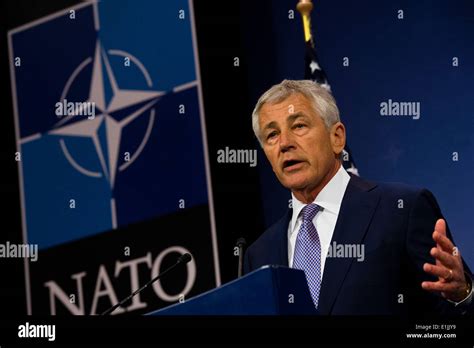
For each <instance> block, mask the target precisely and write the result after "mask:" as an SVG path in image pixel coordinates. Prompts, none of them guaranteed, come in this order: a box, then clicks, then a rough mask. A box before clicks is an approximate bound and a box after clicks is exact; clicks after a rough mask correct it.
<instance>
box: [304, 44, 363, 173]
mask: <svg viewBox="0 0 474 348" xmlns="http://www.w3.org/2000/svg"><path fill="white" fill-rule="evenodd" d="M305 79H307V80H313V81H314V82H316V83H318V84H320V85H321V86H322V87H324V88H326V89H327V90H328V91H329V92H331V93H332V91H331V85H330V84H329V81H328V78H327V76H326V73H325V72H324V70H323V69H322V68H321V65H320V64H319V60H318V55H317V54H316V49H315V47H314V42H313V38H312V36H311V38H310V39H309V40H308V41H306V55H305ZM342 164H343V166H344V168H345V169H346V171H348V172H349V173H352V174H354V175H357V176H359V171H358V170H357V167H356V164H355V161H354V158H353V157H352V153H351V150H350V149H349V146H348V145H347V144H346V147H345V149H344V150H343V153H342Z"/></svg>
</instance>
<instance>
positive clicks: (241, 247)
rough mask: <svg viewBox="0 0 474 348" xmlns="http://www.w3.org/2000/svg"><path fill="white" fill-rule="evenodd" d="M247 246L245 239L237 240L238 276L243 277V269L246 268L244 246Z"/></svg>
mask: <svg viewBox="0 0 474 348" xmlns="http://www.w3.org/2000/svg"><path fill="white" fill-rule="evenodd" d="M246 244H247V242H246V241H245V239H244V238H239V239H238V240H237V247H238V248H239V269H238V270H237V276H238V277H239V278H240V277H242V269H243V266H244V246H245V245H246Z"/></svg>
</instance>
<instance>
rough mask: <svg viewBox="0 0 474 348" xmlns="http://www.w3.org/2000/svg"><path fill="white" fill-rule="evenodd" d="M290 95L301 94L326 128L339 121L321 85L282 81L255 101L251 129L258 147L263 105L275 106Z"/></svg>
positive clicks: (333, 103) (337, 113) (332, 102)
mask: <svg viewBox="0 0 474 348" xmlns="http://www.w3.org/2000/svg"><path fill="white" fill-rule="evenodd" d="M292 94H302V95H303V96H305V97H306V98H308V100H309V101H310V102H311V103H312V104H313V108H314V111H316V113H317V114H318V115H319V116H320V117H321V118H322V120H323V121H324V124H325V125H326V128H327V129H329V128H330V127H331V126H332V125H334V124H335V123H337V122H339V121H340V118H339V109H338V108H337V105H336V101H335V99H334V97H333V96H332V94H331V93H330V92H329V91H328V90H327V89H326V88H324V87H322V86H321V85H319V84H317V83H315V82H314V81H311V80H283V81H282V82H280V83H279V84H277V85H274V86H272V87H271V88H270V89H269V90H268V91H266V92H265V93H264V94H263V95H262V96H261V97H260V99H258V101H257V105H255V108H254V110H253V112H252V127H253V131H254V133H255V136H256V137H257V139H258V141H259V142H260V145H262V140H261V138H260V125H259V122H258V119H259V112H260V109H261V108H262V106H263V105H264V104H265V103H270V104H277V103H280V102H282V101H283V100H285V99H286V98H288V97H289V96H290V95H292Z"/></svg>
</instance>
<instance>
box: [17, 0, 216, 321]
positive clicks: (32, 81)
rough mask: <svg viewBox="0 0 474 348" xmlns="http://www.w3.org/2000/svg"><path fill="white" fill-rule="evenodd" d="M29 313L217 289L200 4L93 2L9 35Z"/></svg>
mask: <svg viewBox="0 0 474 348" xmlns="http://www.w3.org/2000/svg"><path fill="white" fill-rule="evenodd" d="M8 39H9V53H10V72H11V80H12V91H13V93H12V94H13V104H14V116H15V126H16V142H17V153H16V156H17V161H18V165H19V181H20V192H21V202H22V217H23V222H22V224H23V235H24V243H25V244H28V245H36V246H38V248H39V255H38V257H37V260H32V259H29V260H27V261H26V262H25V274H26V293H27V310H28V313H30V314H38V313H42V314H96V313H100V312H102V311H103V310H105V309H106V308H108V307H109V306H111V305H112V304H114V303H115V302H117V301H118V300H120V299H121V298H123V297H125V296H126V295H128V294H129V293H130V292H132V291H133V290H135V289H136V288H138V287H139V286H140V285H143V284H144V283H145V282H146V281H148V280H150V279H151V278H153V277H155V276H156V275H157V274H159V272H160V271H162V270H164V269H165V268H166V267H167V265H171V264H172V263H174V262H175V261H176V259H177V257H178V256H179V255H180V254H184V253H185V252H189V253H191V254H192V256H193V260H192V261H191V262H190V263H188V264H187V266H186V267H183V269H182V270H177V271H176V272H175V273H173V275H170V276H169V277H168V278H166V281H164V280H163V281H162V282H156V283H155V284H154V285H153V288H152V289H148V290H150V291H147V292H144V293H142V294H140V295H139V296H136V297H135V298H134V299H133V300H132V301H130V303H127V304H126V305H124V306H123V307H120V308H118V309H117V310H116V311H115V312H114V314H119V313H124V312H132V311H133V312H136V313H144V312H148V311H150V310H152V309H156V308H160V307H163V306H166V305H169V304H171V303H175V302H177V301H185V300H186V299H187V298H189V297H191V296H193V295H195V294H198V293H200V292H203V291H205V290H208V289H211V288H213V287H215V286H218V285H220V276H219V262H218V255H217V241H216V234H215V228H214V226H215V224H214V216H213V206H212V193H211V183H210V174H209V162H208V157H207V156H208V155H207V144H206V135H205V123H204V112H203V110H204V108H203V104H202V93H201V83H200V77H199V62H198V54H197V52H198V51H197V42H196V35H195V27H194V18H193V9H192V4H191V2H189V3H188V1H184V0H179V1H176V0H174V1H166V2H164V1H160V2H155V1H146V2H145V1H140V2H135V1H101V2H88V3H84V4H80V5H77V6H74V7H71V8H67V9H64V10H62V11H60V12H58V13H54V14H51V15H49V16H47V17H44V18H41V19H39V20H36V21H34V22H31V23H28V24H25V25H23V26H22V27H19V28H16V29H14V30H12V31H10V32H9V34H8Z"/></svg>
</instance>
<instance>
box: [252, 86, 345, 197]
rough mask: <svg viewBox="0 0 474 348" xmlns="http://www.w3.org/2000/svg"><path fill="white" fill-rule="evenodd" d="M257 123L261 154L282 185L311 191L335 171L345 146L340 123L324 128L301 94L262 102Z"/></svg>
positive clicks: (321, 121)
mask: <svg viewBox="0 0 474 348" xmlns="http://www.w3.org/2000/svg"><path fill="white" fill-rule="evenodd" d="M259 124H260V129H261V133H260V136H261V139H262V143H263V150H264V151H265V155H266V156H267V158H268V160H269V161H270V163H271V165H272V168H273V171H274V172H275V174H276V176H277V178H278V180H279V181H280V182H281V184H282V185H283V186H285V187H286V188H289V189H290V190H292V191H301V190H304V191H306V190H311V189H313V188H315V187H318V186H319V185H321V184H322V183H323V182H324V185H325V184H326V183H327V181H328V180H329V179H330V178H331V177H332V175H334V174H335V173H334V168H337V165H338V163H337V159H336V158H337V155H338V154H339V153H340V152H341V151H342V150H343V148H344V145H345V129H344V125H342V123H340V122H338V123H336V124H335V125H333V126H332V127H331V129H329V130H328V129H327V128H326V126H325V124H324V121H323V120H322V118H321V117H320V116H319V115H318V114H317V113H316V112H315V111H314V109H313V107H312V105H311V103H310V101H309V100H308V99H307V98H306V97H305V96H303V95H301V94H292V95H290V96H289V97H288V98H287V99H285V100H284V101H282V102H280V103H277V104H264V105H263V106H262V108H261V109H260V119H259ZM328 176H330V177H329V179H328Z"/></svg>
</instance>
